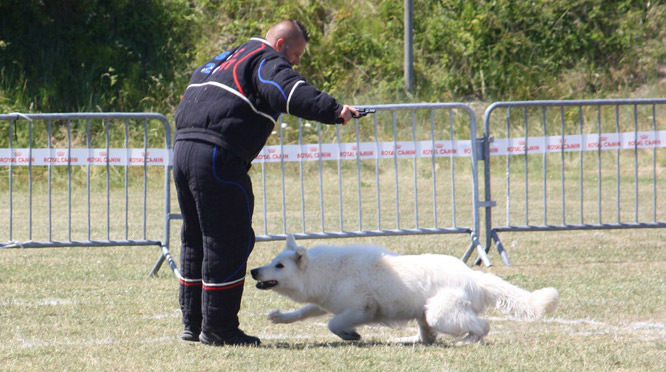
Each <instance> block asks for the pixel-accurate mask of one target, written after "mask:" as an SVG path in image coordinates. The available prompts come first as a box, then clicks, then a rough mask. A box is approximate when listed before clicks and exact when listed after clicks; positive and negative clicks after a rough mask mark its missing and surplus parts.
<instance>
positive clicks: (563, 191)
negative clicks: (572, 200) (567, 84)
mask: <svg viewBox="0 0 666 372" xmlns="http://www.w3.org/2000/svg"><path fill="white" fill-rule="evenodd" d="M560 130H561V134H560V143H561V144H562V146H560V183H561V185H562V187H561V191H560V192H561V194H562V223H563V224H566V220H567V217H566V213H565V210H566V209H565V201H566V196H565V191H566V188H565V187H564V148H565V146H564V106H560Z"/></svg>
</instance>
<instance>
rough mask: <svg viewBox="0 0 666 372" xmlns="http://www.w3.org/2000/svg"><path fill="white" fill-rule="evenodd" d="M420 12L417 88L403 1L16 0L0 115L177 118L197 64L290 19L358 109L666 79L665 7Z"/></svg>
mask: <svg viewBox="0 0 666 372" xmlns="http://www.w3.org/2000/svg"><path fill="white" fill-rule="evenodd" d="M414 10H415V20H414V27H415V28H414V68H415V91H414V92H413V94H407V93H406V92H405V91H404V89H403V83H404V82H403V53H404V46H403V33H404V27H403V12H404V9H403V4H402V2H400V1H385V0H383V1H382V0H354V1H343V0H332V1H326V2H324V1H321V0H244V1H228V0H201V1H192V0H189V1H188V0H165V1H157V0H139V1H128V0H119V1H108V0H90V1H84V0H60V1H54V0H51V1H38V0H28V1H18V0H5V1H3V2H2V3H0V19H1V22H0V78H1V81H0V110H1V111H4V112H7V111H10V110H21V111H26V110H28V111H29V110H32V111H84V110H85V111H90V110H103V111H112V110H119V111H141V110H153V111H160V112H163V113H165V114H167V115H171V114H172V113H173V111H174V110H175V106H176V105H177V104H178V101H179V97H180V96H181V94H182V91H183V90H184V88H185V86H186V84H187V81H188V79H189V75H190V73H191V71H192V70H193V69H194V68H195V67H196V66H198V65H199V64H200V63H202V62H204V61H205V60H207V59H208V58H210V56H211V55H214V54H216V53H219V52H220V51H221V50H225V49H228V48H230V47H231V46H233V45H236V44H238V43H241V42H243V41H245V40H246V39H247V38H248V37H250V36H253V35H259V36H263V35H264V34H265V33H266V31H267V30H268V28H269V27H270V26H271V25H272V24H274V23H275V22H276V21H278V20H281V19H284V18H296V19H299V20H300V21H302V22H303V23H304V24H305V25H306V27H307V28H308V30H309V32H310V35H311V42H310V43H309V46H308V51H307V53H306V56H305V58H304V59H303V60H302V62H303V64H302V65H301V66H298V67H297V68H298V69H299V70H300V71H301V72H302V74H303V75H304V76H305V77H307V79H308V80H309V81H310V82H311V83H313V84H314V85H315V86H317V87H320V88H321V89H323V90H326V91H328V92H330V93H332V94H333V95H335V96H337V97H339V98H340V100H342V101H345V102H350V103H355V104H368V103H382V102H395V101H428V102H433V101H454V100H455V101H457V100H477V99H480V100H510V99H537V98H540V99H557V98H588V97H603V96H607V95H612V94H616V93H617V92H618V91H620V92H627V91H631V90H633V89H635V88H636V87H638V86H641V85H643V84H645V83H647V82H649V81H654V80H656V79H659V78H662V77H663V71H664V69H665V67H664V62H663V61H664V60H666V48H665V47H666V45H664V40H666V4H664V1H661V0H658V1H651V2H644V1H630V0H620V1H604V0H532V1H524V0H521V1H510V0H493V1H490V0H481V1H461V0H416V1H414ZM660 71H661V72H660Z"/></svg>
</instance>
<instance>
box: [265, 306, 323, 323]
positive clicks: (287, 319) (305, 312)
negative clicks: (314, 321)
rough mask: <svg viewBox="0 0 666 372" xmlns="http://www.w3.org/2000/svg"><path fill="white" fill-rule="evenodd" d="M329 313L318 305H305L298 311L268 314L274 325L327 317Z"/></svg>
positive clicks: (276, 311)
mask: <svg viewBox="0 0 666 372" xmlns="http://www.w3.org/2000/svg"><path fill="white" fill-rule="evenodd" d="M327 313H328V312H327V311H326V310H324V309H322V308H321V307H319V306H317V305H312V304H310V305H305V306H303V307H302V308H300V309H298V310H296V311H290V312H288V313H281V312H280V310H274V311H272V312H271V313H270V314H268V319H269V320H270V321H271V322H273V323H293V322H297V321H299V320H303V319H307V318H312V317H316V316H322V315H326V314H327Z"/></svg>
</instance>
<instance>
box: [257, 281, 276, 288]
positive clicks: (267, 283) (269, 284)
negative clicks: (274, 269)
mask: <svg viewBox="0 0 666 372" xmlns="http://www.w3.org/2000/svg"><path fill="white" fill-rule="evenodd" d="M276 285H278V282H277V280H267V281H265V282H258V283H257V288H259V289H269V288H273V287H275V286H276Z"/></svg>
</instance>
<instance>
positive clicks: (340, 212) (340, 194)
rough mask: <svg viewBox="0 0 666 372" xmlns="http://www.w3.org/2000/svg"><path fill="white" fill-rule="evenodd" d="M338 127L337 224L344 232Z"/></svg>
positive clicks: (337, 134) (336, 133) (336, 138)
mask: <svg viewBox="0 0 666 372" xmlns="http://www.w3.org/2000/svg"><path fill="white" fill-rule="evenodd" d="M340 142H341V141H340V126H339V125H336V126H335V143H336V145H337V149H336V151H337V152H338V153H337V158H338V160H337V161H336V163H337V166H338V224H339V229H340V231H344V230H345V229H344V225H343V224H344V222H343V219H342V216H343V211H342V163H341V160H340Z"/></svg>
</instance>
